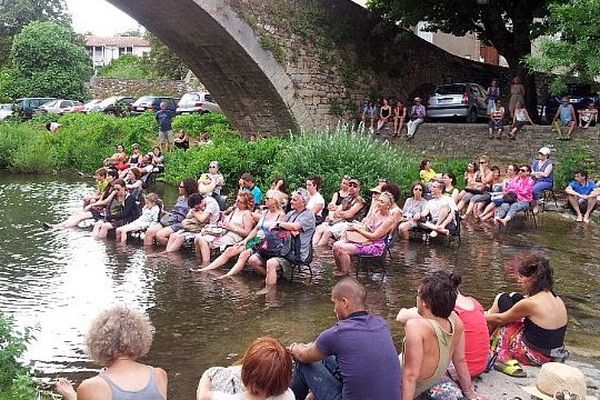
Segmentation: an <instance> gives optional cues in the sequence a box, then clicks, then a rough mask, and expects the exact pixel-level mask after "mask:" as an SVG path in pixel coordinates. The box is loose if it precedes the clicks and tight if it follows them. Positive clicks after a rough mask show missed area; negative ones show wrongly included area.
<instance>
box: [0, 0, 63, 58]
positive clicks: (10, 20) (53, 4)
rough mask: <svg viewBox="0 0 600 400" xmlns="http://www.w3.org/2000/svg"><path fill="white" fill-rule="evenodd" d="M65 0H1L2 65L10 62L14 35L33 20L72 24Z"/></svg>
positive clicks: (0, 45)
mask: <svg viewBox="0 0 600 400" xmlns="http://www.w3.org/2000/svg"><path fill="white" fill-rule="evenodd" d="M66 9H67V8H66V5H65V2H64V0H1V1H0V66H6V65H7V64H8V62H9V54H10V48H11V45H12V40H13V38H14V36H15V35H16V34H17V33H19V32H20V31H21V29H22V28H23V27H24V26H25V25H27V24H28V23H30V22H32V21H54V22H56V23H59V24H61V25H65V26H68V25H70V24H71V17H70V16H69V15H68V14H67V12H66Z"/></svg>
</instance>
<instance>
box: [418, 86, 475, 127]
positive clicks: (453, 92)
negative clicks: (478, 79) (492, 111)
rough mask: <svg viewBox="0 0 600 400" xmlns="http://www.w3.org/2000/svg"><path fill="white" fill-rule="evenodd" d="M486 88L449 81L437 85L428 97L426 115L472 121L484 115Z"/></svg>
mask: <svg viewBox="0 0 600 400" xmlns="http://www.w3.org/2000/svg"><path fill="white" fill-rule="evenodd" d="M486 97H487V94H486V90H485V89H484V88H483V86H481V85H479V84H477V83H451V84H446V85H439V86H437V87H436V88H435V90H434V91H433V93H432V94H431V97H430V98H429V105H428V107H427V117H428V118H430V119H435V118H455V117H457V118H462V119H464V120H465V121H466V122H469V123H474V122H477V119H478V118H480V117H486V115H487V105H486Z"/></svg>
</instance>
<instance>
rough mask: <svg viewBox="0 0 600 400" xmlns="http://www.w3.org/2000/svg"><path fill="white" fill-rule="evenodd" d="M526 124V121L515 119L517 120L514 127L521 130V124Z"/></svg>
mask: <svg viewBox="0 0 600 400" xmlns="http://www.w3.org/2000/svg"><path fill="white" fill-rule="evenodd" d="M526 124H527V121H517V122H516V123H515V128H517V130H518V131H519V130H521V128H522V127H523V126H525V125H526Z"/></svg>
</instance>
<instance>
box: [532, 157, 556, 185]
mask: <svg viewBox="0 0 600 400" xmlns="http://www.w3.org/2000/svg"><path fill="white" fill-rule="evenodd" d="M548 165H554V162H553V161H552V160H550V159H547V160H546V161H544V162H543V163H542V162H540V160H536V161H534V162H533V164H531V171H533V172H543V171H544V170H545V169H546V167H548ZM534 181H535V182H550V183H552V182H554V167H553V168H552V172H550V175H548V176H547V177H545V178H535V179H534Z"/></svg>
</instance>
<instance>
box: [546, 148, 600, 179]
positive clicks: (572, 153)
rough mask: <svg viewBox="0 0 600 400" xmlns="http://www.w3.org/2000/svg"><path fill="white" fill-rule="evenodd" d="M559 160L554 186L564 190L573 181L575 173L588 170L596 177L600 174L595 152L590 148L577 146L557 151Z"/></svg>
mask: <svg viewBox="0 0 600 400" xmlns="http://www.w3.org/2000/svg"><path fill="white" fill-rule="evenodd" d="M557 150H558V151H557V153H558V155H559V158H558V160H557V167H556V168H555V172H554V186H555V187H556V188H559V189H564V188H566V187H567V185H568V184H569V183H570V182H571V181H572V180H573V176H574V175H575V171H577V170H581V169H583V170H586V171H588V174H589V175H590V177H591V176H594V175H596V174H599V173H600V165H599V164H598V161H597V159H596V158H595V157H594V155H593V154H594V151H593V149H592V148H590V147H586V146H583V145H577V146H576V147H570V148H559V149H557Z"/></svg>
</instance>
